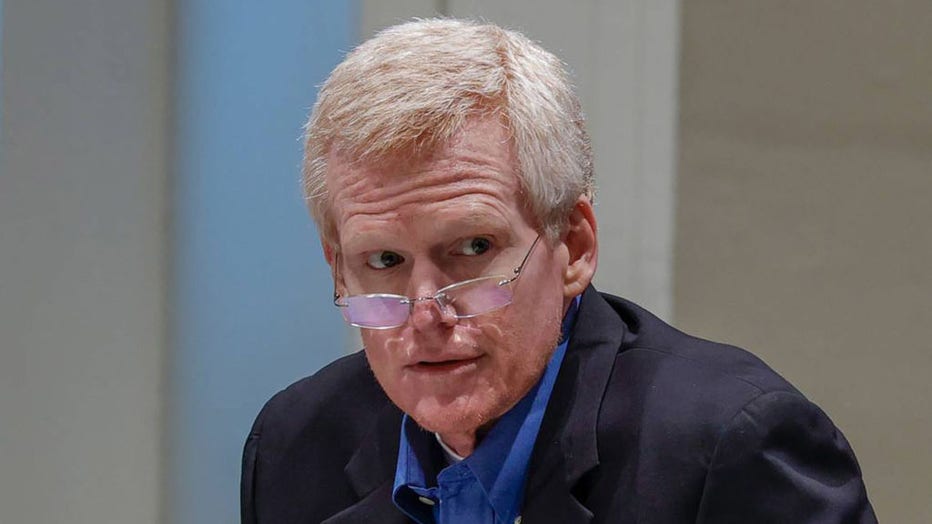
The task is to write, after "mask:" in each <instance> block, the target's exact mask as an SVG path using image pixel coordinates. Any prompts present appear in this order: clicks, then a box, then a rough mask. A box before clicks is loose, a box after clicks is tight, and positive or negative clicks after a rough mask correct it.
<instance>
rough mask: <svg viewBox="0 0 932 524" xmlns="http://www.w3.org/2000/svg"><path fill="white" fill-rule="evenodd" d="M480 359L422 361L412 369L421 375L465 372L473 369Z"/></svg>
mask: <svg viewBox="0 0 932 524" xmlns="http://www.w3.org/2000/svg"><path fill="white" fill-rule="evenodd" d="M480 358H481V357H474V358H465V359H455V360H437V361H430V362H428V361H425V360H422V361H420V362H418V363H417V364H415V365H414V366H412V367H413V368H414V370H415V371H418V372H422V373H452V372H455V371H460V370H463V371H466V370H468V369H469V368H471V367H474V366H475V364H476V362H477V361H478V360H479V359H480Z"/></svg>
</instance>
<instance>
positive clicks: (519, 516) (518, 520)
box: [515, 515, 521, 524]
mask: <svg viewBox="0 0 932 524" xmlns="http://www.w3.org/2000/svg"><path fill="white" fill-rule="evenodd" d="M515 524H521V515H518V518H516V519H515Z"/></svg>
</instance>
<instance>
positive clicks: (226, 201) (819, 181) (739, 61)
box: [0, 0, 932, 523]
mask: <svg viewBox="0 0 932 524" xmlns="http://www.w3.org/2000/svg"><path fill="white" fill-rule="evenodd" d="M0 13H2V16H0V35H2V40H0V52H2V62H0V64H2V68H0V93H2V105H0V116H2V120H0V122H2V125H0V142H2V147H0V162H2V171H0V471H2V472H3V473H2V474H0V522H2V523H6V522H11V523H20V522H25V523H32V522H36V523H39V522H41V523H45V522H71V523H84V522H87V523H92V522H93V523H97V522H134V523H135V522H139V523H145V522H153V523H154V522H175V523H206V522H218V523H220V522H235V521H237V520H238V506H237V504H238V480H239V479H238V474H239V453H240V449H241V445H242V442H243V440H244V438H245V435H246V433H247V432H248V429H249V425H250V424H251V422H252V419H253V417H254V416H255V414H256V413H257V412H258V410H259V409H260V407H261V405H262V403H263V402H264V401H265V400H266V399H267V398H268V397H269V396H270V395H271V394H273V393H274V392H275V391H276V390H277V389H279V388H281V387H283V386H285V385H287V384H288V383H290V382H291V381H293V380H295V379H296V378H298V377H300V376H303V375H306V374H309V373H312V372H313V371H314V370H315V369H317V368H318V367H319V366H321V365H322V364H323V363H325V362H327V361H329V360H331V359H333V358H334V357H336V356H337V355H339V354H340V353H341V352H342V351H344V350H345V349H346V348H355V347H358V346H357V345H356V343H355V342H354V338H353V336H352V334H351V333H349V332H347V331H346V330H344V329H343V328H342V327H341V325H340V324H339V322H338V320H337V318H338V317H337V315H336V314H335V313H334V312H333V311H331V309H332V307H331V306H330V303H329V294H330V292H331V289H330V284H329V282H328V278H327V274H328V273H327V272H326V270H325V268H324V265H323V261H322V257H321V255H320V253H319V248H318V246H317V239H316V233H315V232H314V229H313V226H312V224H311V223H310V220H309V219H308V218H307V217H306V214H305V212H304V209H303V203H302V201H301V196H300V193H299V185H298V182H297V180H298V175H299V162H300V142H299V140H298V137H299V135H300V127H301V125H302V124H303V120H304V118H305V117H306V114H307V112H308V110H309V109H310V106H311V105H312V103H313V100H314V98H315V95H316V85H318V84H319V83H320V82H322V81H323V79H324V78H325V76H326V74H327V73H328V71H329V69H330V68H331V67H332V66H333V65H335V64H336V63H337V62H338V61H339V60H340V57H341V56H342V54H343V53H344V52H345V51H347V50H348V49H350V48H351V47H352V46H353V45H354V44H355V43H356V42H358V41H359V40H360V39H363V38H365V37H367V36H368V35H370V34H371V33H372V32H373V31H374V30H376V29H377V28H380V27H384V26H385V25H388V24H391V23H395V22H398V21H402V20H405V19H407V18H410V17H412V16H432V15H435V14H445V15H452V16H478V17H483V18H485V19H488V20H491V21H495V22H498V23H502V24H505V25H508V26H511V27H514V28H517V29H521V30H523V31H525V32H526V33H527V34H528V35H529V36H531V37H532V38H534V39H536V40H539V41H541V42H542V43H543V44H544V46H545V47H547V48H549V49H551V50H552V51H554V52H556V53H557V54H558V55H560V56H561V57H562V58H564V59H565V60H566V61H567V62H568V64H569V66H570V68H571V70H572V71H573V73H574V75H575V78H576V81H577V85H578V87H579V91H580V95H581V97H582V101H583V105H584V108H585V109H586V111H587V113H588V115H589V118H590V127H591V132H592V135H593V143H594V144H593V145H594V149H595V154H596V171H597V176H598V183H599V190H600V192H599V199H598V203H597V207H596V211H597V214H598V217H599V220H600V227H601V231H600V235H601V242H602V250H603V252H602V256H601V264H600V274H599V277H598V281H597V283H598V285H599V286H600V287H601V288H602V289H604V290H607V291H611V292H614V293H618V294H622V295H625V296H627V297H629V298H633V299H635V300H637V301H639V302H641V303H643V304H645V305H647V306H648V307H650V308H651V309H653V310H655V311H656V312H658V313H660V314H661V316H663V317H664V318H667V319H668V320H671V321H673V322H674V323H675V324H677V325H678V326H680V327H682V328H684V329H686V330H688V331H692V332H694V333H697V334H700V335H702V336H705V337H708V338H713V339H718V340H724V341H726V342H731V343H735V344H739V345H742V346H746V347H748V348H750V349H752V350H753V351H754V352H756V353H758V354H759V355H761V356H763V357H764V358H765V359H766V360H767V361H768V362H770V363H771V364H772V365H773V366H774V367H775V368H776V369H777V370H778V371H780V372H782V373H783V374H784V375H786V376H787V377H788V378H790V379H791V380H792V381H793V382H794V383H796V384H797V385H798V386H799V387H800V388H801V389H802V390H803V391H804V392H806V393H807V394H808V395H809V396H810V397H812V398H813V399H814V400H815V401H816V402H818V403H819V404H820V405H822V406H823V407H824V408H825V409H826V411H827V412H828V413H829V414H830V415H831V416H832V418H833V419H834V420H835V422H836V423H837V424H838V425H839V426H840V427H841V428H842V429H843V430H844V432H845V434H846V436H847V437H848V439H849V440H850V441H851V443H852V445H853V446H854V448H855V450H856V452H857V453H858V456H859V458H860V461H861V465H862V467H863V470H864V475H865V480H866V482H867V485H868V489H869V494H870V496H871V499H872V501H873V502H874V504H875V507H876V509H877V513H878V516H879V517H880V519H881V520H882V521H885V522H917V523H918V522H928V521H930V520H932V505H930V503H929V501H928V486H929V485H932V473H930V472H932V454H930V453H929V451H928V442H929V441H930V438H932V409H930V408H929V407H928V406H927V403H928V400H929V399H930V386H928V382H929V378H930V372H932V352H930V351H929V350H930V349H932V348H930V346H932V343H929V342H928V341H926V340H924V337H922V334H923V333H924V329H923V328H924V327H925V326H928V325H930V324H932V307H930V306H929V305H928V304H926V299H927V298H928V297H929V296H932V281H930V277H929V271H928V269H927V268H928V267H930V266H932V235H930V233H929V228H928V225H927V224H929V223H930V221H932V206H930V205H929V204H928V202H929V201H930V200H932V153H930V151H932V147H929V144H932V95H930V93H932V55H930V50H932V41H930V35H932V33H930V32H929V30H928V29H929V28H930V27H932V4H929V3H928V2H926V1H924V0H896V1H891V2H886V3H884V4H882V7H878V4H877V3H874V2H868V1H866V0H858V1H853V2H845V3H844V4H842V3H829V2H817V3H800V2H789V1H778V0H773V1H768V2H755V3H746V2H737V1H724V0H719V1H712V2H693V3H686V2H683V3H679V2H675V1H649V0H622V1H618V2H577V3H572V4H571V3H568V2H561V1H556V0H547V1H537V2H532V1H531V0H508V1H499V2H492V1H480V0H469V1H467V0H399V1H395V2H379V1H376V0H358V1H355V2H326V1H323V0H320V1H306V0H302V1H299V0H288V1H284V2H275V3H272V4H267V5H262V6H261V7H260V6H259V5H258V4H256V5H251V4H250V3H237V2H223V1H220V0H192V1H188V2H175V3H169V2H166V1H159V0H132V1H126V0H121V1H117V0H94V1H92V2H81V3H67V2H54V1H51V0H28V1H27V0H3V1H2V3H0Z"/></svg>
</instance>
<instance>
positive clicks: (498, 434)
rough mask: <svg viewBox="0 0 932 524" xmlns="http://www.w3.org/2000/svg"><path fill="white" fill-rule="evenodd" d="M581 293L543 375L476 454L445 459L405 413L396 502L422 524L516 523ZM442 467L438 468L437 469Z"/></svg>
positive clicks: (431, 439)
mask: <svg viewBox="0 0 932 524" xmlns="http://www.w3.org/2000/svg"><path fill="white" fill-rule="evenodd" d="M578 307H579V297H576V298H575V299H574V300H573V302H572V303H571V305H570V308H569V310H568V311H567V312H566V315H565V316H564V317H563V325H562V338H561V341H560V344H559V345H558V346H557V348H556V349H555V350H554V352H553V356H552V357H551V358H550V362H549V363H548V364H547V368H546V369H545V370H544V374H543V376H542V377H541V378H540V380H539V381H538V382H537V384H535V385H534V387H533V388H531V390H530V391H528V393H527V395H525V396H524V398H522V399H521V400H520V401H519V402H518V403H517V404H516V405H515V406H514V407H513V408H511V409H510V410H509V411H508V412H507V413H505V414H504V415H503V416H502V417H501V418H500V419H499V420H498V422H496V423H495V425H494V426H493V427H492V429H491V431H489V433H488V434H487V435H486V436H485V438H484V439H482V442H480V443H479V446H478V447H477V448H476V449H475V451H474V452H473V453H472V455H470V456H468V457H466V458H465V459H464V460H462V461H461V462H456V463H454V464H451V465H449V466H446V467H443V468H442V469H440V466H439V465H441V464H445V463H446V460H445V458H444V456H443V454H442V451H440V448H439V445H438V444H437V442H436V440H435V438H434V436H433V435H431V434H430V433H428V432H427V431H425V430H423V429H422V428H420V426H418V425H417V423H416V422H414V420H413V419H411V418H409V417H408V416H407V415H405V416H404V419H403V421H402V425H401V440H400V444H399V449H398V462H397V465H396V467H395V484H394V488H393V490H392V501H393V502H394V503H395V505H396V506H398V508H399V509H401V511H403V512H404V513H405V514H406V515H408V516H409V517H411V518H412V519H414V520H415V521H416V522H418V523H420V524H459V523H469V524H476V523H486V522H487V523H495V524H513V523H514V522H515V521H516V519H517V518H518V517H519V515H520V511H521V504H522V502H523V500H524V485H525V482H526V480H527V469H528V463H529V462H530V459H531V451H532V450H533V448H534V441H535V440H536V439H537V432H538V431H539V430H540V424H541V421H542V420H543V418H544V412H545V411H546V409H547V401H548V400H549V399H550V393H551V392H552V391H553V385H554V383H555V382H556V379H557V374H558V373H559V371H560V365H561V364H562V363H563V355H564V354H565V353H566V346H567V343H568V342H569V338H570V333H571V330H572V326H573V321H574V320H575V318H576V310H577V309H578ZM438 469H439V471H438Z"/></svg>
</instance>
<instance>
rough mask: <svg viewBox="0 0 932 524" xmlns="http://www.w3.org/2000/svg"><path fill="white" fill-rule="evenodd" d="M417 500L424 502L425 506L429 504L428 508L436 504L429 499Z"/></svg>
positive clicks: (421, 498) (420, 498) (419, 498)
mask: <svg viewBox="0 0 932 524" xmlns="http://www.w3.org/2000/svg"><path fill="white" fill-rule="evenodd" d="M417 499H418V500H420V501H421V502H423V503H424V504H427V505H428V506H433V505H434V504H436V502H434V501H433V500H431V499H429V498H427V497H418V498H417Z"/></svg>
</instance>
